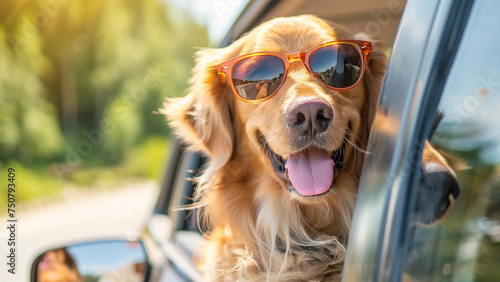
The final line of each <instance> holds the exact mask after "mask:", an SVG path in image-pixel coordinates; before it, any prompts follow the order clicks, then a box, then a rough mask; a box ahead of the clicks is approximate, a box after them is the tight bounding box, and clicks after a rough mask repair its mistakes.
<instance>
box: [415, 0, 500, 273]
mask: <svg viewBox="0 0 500 282" xmlns="http://www.w3.org/2000/svg"><path fill="white" fill-rule="evenodd" d="M498 11H500V2H498V1H491V0H490V1H475V2H474V4H473V6H472V10H471V12H470V15H469V20H468V22H467V26H466V28H465V31H464V34H463V38H462V40H461V43H460V46H459V49H458V52H457V55H456V58H455V60H454V63H453V66H452V68H451V71H450V73H449V75H448V77H447V78H446V86H445V88H444V91H443V94H442V98H441V101H440V104H439V111H440V112H442V114H443V119H442V121H441V123H440V124H439V126H438V127H437V130H436V132H435V133H434V135H433V138H432V142H433V144H434V145H435V146H436V147H438V148H440V149H441V150H442V151H443V152H445V153H446V155H447V156H448V157H449V159H450V160H451V163H452V165H454V166H455V172H456V174H457V179H458V181H459V184H460V187H461V194H460V196H459V198H458V199H457V201H455V204H454V207H453V209H452V210H451V213H450V214H449V216H448V218H447V219H445V220H443V221H442V222H440V223H439V224H437V225H434V226H422V225H416V226H414V227H413V228H412V229H411V233H410V234H409V235H408V237H407V240H408V242H409V244H410V249H409V252H408V257H407V263H406V268H405V269H406V272H407V273H408V274H410V276H411V277H412V278H414V279H415V280H417V281H498V279H499V277H500V263H499V262H500V123H499V121H500V67H499V66H500V57H499V56H498V55H496V53H497V52H496V51H497V48H498V45H499V44H500V38H499V37H498V30H499V28H500V18H499V17H498V16H497V12H498ZM443 79H444V78H443Z"/></svg>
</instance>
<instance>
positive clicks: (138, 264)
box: [31, 240, 150, 282]
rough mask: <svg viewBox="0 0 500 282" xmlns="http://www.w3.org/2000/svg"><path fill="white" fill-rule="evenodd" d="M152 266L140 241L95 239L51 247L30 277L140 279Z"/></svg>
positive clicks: (73, 281) (43, 280) (48, 281)
mask: <svg viewBox="0 0 500 282" xmlns="http://www.w3.org/2000/svg"><path fill="white" fill-rule="evenodd" d="M149 269H150V267H149V265H148V263H147V260H146V253H145V250H144V246H143V245H142V243H141V242H136V241H125V240H117V241H95V242H89V243H84V244H76V245H69V246H66V247H61V248H56V249H52V250H48V251H46V252H44V253H42V254H41V255H39V256H38V257H37V258H36V259H35V261H34V262H33V265H32V267H31V281H35V282H56V281H67V282H83V281H134V282H135V281H137V282H139V281H140V282H143V281H145V280H146V278H147V277H148V276H149V274H148V271H149Z"/></svg>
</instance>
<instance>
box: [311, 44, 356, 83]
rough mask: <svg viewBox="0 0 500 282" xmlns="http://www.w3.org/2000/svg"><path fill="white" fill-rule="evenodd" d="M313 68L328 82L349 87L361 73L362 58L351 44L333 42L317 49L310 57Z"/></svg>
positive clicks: (320, 77) (316, 73) (317, 74)
mask: <svg viewBox="0 0 500 282" xmlns="http://www.w3.org/2000/svg"><path fill="white" fill-rule="evenodd" d="M310 66H311V69H312V71H313V73H314V75H316V77H318V78H319V79H321V80H322V81H324V82H325V83H326V84H328V85H330V86H332V87H337V88H347V87H350V86H352V85H354V84H355V83H356V82H357V81H358V80H359V77H360V75H361V71H362V69H361V67H362V58H361V55H360V53H359V52H358V50H357V49H356V48H355V47H354V46H353V45H351V44H332V45H328V46H325V47H323V48H321V49H318V50H316V51H315V52H314V53H313V54H312V55H311V58H310Z"/></svg>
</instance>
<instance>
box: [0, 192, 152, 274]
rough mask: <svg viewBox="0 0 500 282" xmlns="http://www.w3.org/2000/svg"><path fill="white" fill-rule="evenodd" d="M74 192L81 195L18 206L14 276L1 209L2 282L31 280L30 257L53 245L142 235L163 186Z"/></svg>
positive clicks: (4, 218) (0, 260)
mask: <svg viewBox="0 0 500 282" xmlns="http://www.w3.org/2000/svg"><path fill="white" fill-rule="evenodd" d="M72 195H74V196H76V197H71V198H70V199H65V200H59V201H55V202H54V203H51V202H48V203H45V204H44V205H43V206H40V207H37V208H28V207H26V206H24V207H23V206H22V205H21V207H19V210H18V211H17V212H16V213H17V219H18V222H17V223H16V224H17V226H16V229H17V230H16V232H17V236H16V240H17V243H16V246H17V254H16V261H17V262H16V274H15V275H12V274H9V273H8V272H7V270H8V266H7V255H8V251H9V248H10V247H9V246H8V245H7V243H8V242H7V239H8V237H7V236H8V235H9V230H8V229H7V226H8V224H7V218H6V217H5V216H4V214H5V213H4V212H3V211H2V212H0V214H2V217H0V281H9V282H10V281H12V282H17V281H19V282H25V281H29V273H30V271H31V262H32V261H33V260H34V259H35V257H36V256H37V255H39V254H40V253H41V252H43V251H44V250H46V249H47V248H50V247H57V246H61V245H66V244H68V243H73V242H81V241H87V240H92V239H104V238H127V237H128V238H131V237H132V238H133V237H134V236H137V235H138V234H140V232H141V230H142V228H143V226H144V224H145V223H146V220H147V219H148V217H149V215H150V214H151V212H152V209H153V208H154V204H155V203H156V197H157V195H158V185H157V184H156V183H154V182H147V183H135V184H129V185H127V186H126V187H123V188H120V189H113V190H102V189H101V190H100V191H99V192H95V191H94V192H89V193H84V192H79V193H72ZM25 205H27V204H25Z"/></svg>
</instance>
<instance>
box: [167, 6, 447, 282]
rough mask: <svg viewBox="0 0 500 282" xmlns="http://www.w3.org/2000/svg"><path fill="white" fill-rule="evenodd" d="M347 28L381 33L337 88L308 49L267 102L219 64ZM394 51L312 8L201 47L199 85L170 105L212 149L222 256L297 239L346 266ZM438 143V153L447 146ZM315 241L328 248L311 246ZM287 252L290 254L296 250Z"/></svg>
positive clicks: (183, 126) (309, 43)
mask: <svg viewBox="0 0 500 282" xmlns="http://www.w3.org/2000/svg"><path fill="white" fill-rule="evenodd" d="M338 39H356V40H365V41H371V44H372V52H371V54H370V55H369V60H366V63H365V64H364V76H363V77H362V80H361V82H360V83H359V84H357V85H356V86H355V87H353V88H351V89H349V90H345V91H336V90H332V88H329V87H327V86H326V85H325V84H324V83H323V81H321V80H320V79H321V78H319V77H318V76H317V74H316V73H312V72H311V71H310V70H309V69H308V68H307V67H306V65H305V64H304V62H303V60H302V59H300V60H299V59H292V60H289V68H288V72H287V74H286V76H285V77H284V80H283V82H282V84H280V87H279V88H278V90H277V92H275V94H274V95H272V96H271V97H267V98H266V99H264V100H263V101H261V102H260V103H248V102H247V101H244V100H243V99H239V98H238V96H237V94H236V93H234V92H233V89H232V87H231V86H230V83H229V81H228V78H227V77H224V75H221V73H220V69H219V71H218V66H219V65H220V64H221V63H224V62H227V61H229V60H231V59H232V58H235V57H238V56H242V55H245V54H250V53H253V52H275V53H280V54H283V55H287V54H297V53H299V54H300V52H304V51H306V50H309V49H310V48H312V47H314V46H317V45H320V44H322V43H325V42H330V41H334V40H338ZM384 51H385V50H384V47H383V46H382V44H380V43H379V42H376V41H374V40H371V39H369V38H367V37H366V36H364V35H354V34H351V33H349V32H348V31H347V30H345V29H344V28H342V27H340V26H338V25H335V24H332V23H330V22H327V21H324V20H321V19H319V18H317V17H315V16H309V15H306V16H297V17H289V18H277V19H273V20H271V21H268V22H266V23H263V24H261V25H260V26H258V27H256V28H255V29H254V30H252V31H251V32H249V33H248V34H246V35H244V36H242V37H241V38H240V39H238V40H236V41H235V42H233V43H232V44H231V45H230V46H228V47H225V48H221V49H203V50H200V51H198V52H197V53H196V65H195V67H194V70H193V76H192V78H191V88H190V90H189V93H188V95H187V96H186V97H182V98H176V99H170V100H168V101H167V103H166V104H165V107H164V109H163V110H162V112H163V113H165V114H166V115H167V118H168V120H169V122H170V125H171V126H172V128H173V129H174V132H175V133H176V134H177V136H179V137H180V138H181V139H182V140H183V141H184V142H185V143H188V144H190V145H191V148H192V149H193V150H195V151H202V152H204V153H205V154H206V155H208V157H209V159H210V160H209V163H208V166H207V167H206V168H205V170H204V172H203V174H202V175H201V176H200V177H199V179H198V181H199V182H198V190H197V196H198V200H199V201H200V202H204V203H208V204H207V205H206V208H205V212H207V213H208V214H209V216H208V218H209V220H210V223H209V224H210V227H211V228H213V229H212V232H211V234H210V240H213V241H214V242H216V243H214V244H212V246H215V248H218V252H220V253H217V251H216V250H211V251H210V252H207V253H215V255H214V257H221V258H223V259H222V260H223V261H222V262H220V264H221V265H226V266H227V268H228V269H230V268H232V267H234V265H235V264H236V263H234V264H233V263H231V262H229V261H230V259H228V257H232V256H238V257H241V256H240V255H241V254H231V255H227V253H226V255H221V253H223V252H224V250H223V249H224V248H223V247H222V246H228V245H229V246H231V248H233V249H234V250H237V249H238V247H241V246H244V247H245V249H247V250H248V249H250V250H249V252H251V253H252V254H254V255H256V256H260V258H261V259H260V260H257V261H258V262H257V263H259V264H260V263H262V264H266V263H267V261H270V260H269V256H268V255H270V256H271V257H279V256H273V255H275V254H276V252H278V253H279V252H281V251H279V250H280V249H281V250H285V251H284V252H283V253H294V250H293V249H294V248H296V249H295V251H298V252H302V253H303V256H299V257H300V258H302V259H303V260H304V261H307V262H311V261H313V260H321V261H325V262H328V263H327V264H328V271H329V272H332V273H333V272H335V273H336V274H335V275H338V274H339V273H340V270H339V269H340V268H334V267H331V265H333V264H335V265H338V267H341V265H342V263H341V262H342V260H343V252H344V251H342V250H344V249H343V244H344V243H345V240H346V239H347V236H348V232H349V229H350V224H351V217H352V212H353V209H354V203H355V200H356V193H357V189H358V182H359V177H360V174H361V167H362V163H363V158H364V155H365V149H366V146H367V143H368V137H369V133H370V129H371V126H372V121H373V118H374V114H375V109H376V105H377V101H378V97H379V91H380V88H381V82H382V78H383V75H384V70H385V64H386V61H387V58H386V56H385V54H384ZM271 85H272V84H271ZM252 87H255V89H257V90H258V91H254V92H258V94H257V97H259V95H260V93H261V92H263V93H264V94H265V92H266V91H268V90H269V87H271V86H269V85H268V83H266V81H264V80H263V81H262V83H260V84H256V85H254V86H252ZM264 96H265V95H264ZM426 149H427V148H426ZM431 149H432V147H430V149H428V150H427V151H428V154H429V156H433V155H434V154H437V152H436V151H435V150H433V149H432V150H431ZM437 155H439V154H437ZM425 156H427V155H425V154H424V159H425V160H424V161H423V163H422V167H423V169H424V174H425V175H430V174H432V173H433V172H434V170H433V168H435V167H436V166H433V165H432V164H430V165H427V166H426V164H427V163H432V160H433V158H432V157H428V158H426V157H425ZM439 160H440V161H442V159H439ZM440 164H441V163H440ZM444 164H446V163H444ZM427 172H428V173H427ZM426 179H429V178H423V182H422V183H424V184H425V180H426ZM424 184H422V187H423V186H424ZM423 190H425V189H423ZM337 239H338V240H337ZM344 239H345V240H344ZM332 242H333V243H332ZM335 242H336V243H335ZM251 246H253V247H254V248H253V249H252V247H251ZM294 246H295V247H294ZM297 246H299V247H298V249H297ZM310 246H320V248H321V249H322V250H323V251H322V252H315V251H311V250H307V249H306V250H305V249H304V248H301V247H310ZM231 248H229V249H231ZM226 250H227V248H226ZM227 252H231V250H229V251H227ZM305 253H307V254H308V255H307V256H306V255H305ZM277 261H278V263H277V265H284V264H285V263H284V261H286V258H284V259H283V258H279V259H277ZM247 262H248V263H241V261H240V262H238V263H241V264H243V265H251V264H252V263H255V260H254V258H250V259H248V261H247ZM218 267H219V266H217V268H218ZM267 267H268V266H264V267H262V269H263V271H266V268H267ZM321 267H323V266H321ZM242 268H245V267H242ZM258 268H261V266H259V267H258ZM283 269H284V268H283V267H282V268H280V270H279V271H281V270H283ZM267 270H269V269H267ZM318 271H325V270H324V269H323V268H322V270H318ZM293 273H296V272H293ZM304 279H305V278H304ZM255 280H259V279H255ZM305 280H307V279H305Z"/></svg>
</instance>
